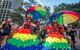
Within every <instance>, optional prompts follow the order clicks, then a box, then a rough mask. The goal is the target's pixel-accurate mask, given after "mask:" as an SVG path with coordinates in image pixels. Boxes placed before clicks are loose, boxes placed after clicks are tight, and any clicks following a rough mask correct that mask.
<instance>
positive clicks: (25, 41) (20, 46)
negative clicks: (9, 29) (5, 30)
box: [2, 29, 40, 50]
mask: <svg viewBox="0 0 80 50" xmlns="http://www.w3.org/2000/svg"><path fill="white" fill-rule="evenodd" d="M23 30H25V29H22V30H21V29H20V30H19V31H18V32H17V33H15V34H14V35H13V36H12V38H10V39H8V41H7V44H6V45H4V47H3V48H2V50H5V49H8V50H32V49H33V50H36V49H37V45H38V44H39V42H40V40H39V38H38V37H37V36H36V35H34V34H30V33H27V30H25V31H23ZM31 48H32V49H31Z"/></svg>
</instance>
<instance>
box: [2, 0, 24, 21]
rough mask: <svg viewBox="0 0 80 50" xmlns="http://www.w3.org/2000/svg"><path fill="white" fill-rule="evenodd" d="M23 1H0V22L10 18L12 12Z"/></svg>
mask: <svg viewBox="0 0 80 50" xmlns="http://www.w3.org/2000/svg"><path fill="white" fill-rule="evenodd" d="M22 2H23V0H0V20H1V21H4V20H6V19H7V18H9V17H10V15H11V13H12V11H14V10H15V9H16V8H18V7H20V6H21V3H22Z"/></svg>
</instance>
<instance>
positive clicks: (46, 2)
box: [24, 0, 80, 8]
mask: <svg viewBox="0 0 80 50" xmlns="http://www.w3.org/2000/svg"><path fill="white" fill-rule="evenodd" d="M26 1H28V0H24V2H26ZM35 1H37V2H38V3H39V4H41V5H43V6H50V7H51V8H52V7H53V6H54V5H56V6H57V5H59V4H61V3H67V4H70V3H77V2H79V1H80V0H35Z"/></svg>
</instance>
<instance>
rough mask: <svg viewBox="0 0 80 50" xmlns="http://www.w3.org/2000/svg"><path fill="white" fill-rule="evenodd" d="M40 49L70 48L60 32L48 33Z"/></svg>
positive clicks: (67, 49) (60, 49)
mask: <svg viewBox="0 0 80 50" xmlns="http://www.w3.org/2000/svg"><path fill="white" fill-rule="evenodd" d="M43 46H44V47H43V49H42V50H71V47H70V45H69V44H68V41H67V40H66V39H65V38H64V37H63V36H62V35H60V34H49V36H48V37H47V38H46V40H45V42H44V43H43Z"/></svg>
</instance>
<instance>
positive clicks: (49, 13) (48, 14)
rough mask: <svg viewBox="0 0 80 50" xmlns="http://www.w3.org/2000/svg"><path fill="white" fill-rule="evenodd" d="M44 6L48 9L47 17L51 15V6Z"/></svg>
mask: <svg viewBox="0 0 80 50" xmlns="http://www.w3.org/2000/svg"><path fill="white" fill-rule="evenodd" d="M44 8H45V10H46V17H48V18H49V17H50V16H51V12H50V9H51V8H50V7H48V6H44Z"/></svg>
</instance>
